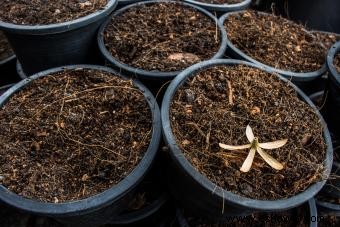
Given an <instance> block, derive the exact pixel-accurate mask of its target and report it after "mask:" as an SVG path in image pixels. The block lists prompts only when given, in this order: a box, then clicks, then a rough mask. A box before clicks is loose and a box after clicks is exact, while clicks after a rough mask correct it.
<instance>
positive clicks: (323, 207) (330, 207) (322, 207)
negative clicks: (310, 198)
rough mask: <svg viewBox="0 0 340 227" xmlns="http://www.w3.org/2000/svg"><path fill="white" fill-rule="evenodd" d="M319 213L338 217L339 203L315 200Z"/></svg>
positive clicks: (339, 213) (339, 211)
mask: <svg viewBox="0 0 340 227" xmlns="http://www.w3.org/2000/svg"><path fill="white" fill-rule="evenodd" d="M316 206H317V208H318V212H319V215H325V216H328V215H335V216H337V217H340V205H338V204H333V203H328V202H323V201H319V200H316Z"/></svg>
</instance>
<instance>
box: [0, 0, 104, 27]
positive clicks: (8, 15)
mask: <svg viewBox="0 0 340 227" xmlns="http://www.w3.org/2000/svg"><path fill="white" fill-rule="evenodd" d="M107 2H108V0H67V1H65V0H53V1H51V0H15V1H13V0H1V2H0V21H5V22H8V23H13V24H22V25H47V24H56V23H62V22H67V21H72V20H75V19H78V18H80V17H84V16H87V15H89V14H91V13H94V12H96V11H98V10H100V9H102V8H103V7H105V6H106V4H107Z"/></svg>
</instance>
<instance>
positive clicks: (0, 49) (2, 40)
mask: <svg viewBox="0 0 340 227" xmlns="http://www.w3.org/2000/svg"><path fill="white" fill-rule="evenodd" d="M12 55H13V50H12V48H11V46H10V44H9V43H8V40H7V38H6V36H5V35H4V33H3V32H2V31H0V61H2V60H5V59H6V58H8V57H10V56H12Z"/></svg>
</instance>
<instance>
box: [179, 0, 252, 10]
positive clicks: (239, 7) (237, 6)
mask: <svg viewBox="0 0 340 227" xmlns="http://www.w3.org/2000/svg"><path fill="white" fill-rule="evenodd" d="M183 1H185V2H188V3H191V4H193V5H197V6H200V7H202V8H204V9H206V10H209V11H215V12H221V13H227V12H232V11H239V10H243V9H246V8H248V7H249V6H250V4H251V0H243V1H242V2H240V3H235V4H212V3H205V2H200V1H195V0H183Z"/></svg>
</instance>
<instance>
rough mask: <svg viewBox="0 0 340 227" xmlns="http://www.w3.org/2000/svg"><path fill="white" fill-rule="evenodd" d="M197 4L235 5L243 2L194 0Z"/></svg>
mask: <svg viewBox="0 0 340 227" xmlns="http://www.w3.org/2000/svg"><path fill="white" fill-rule="evenodd" d="M195 1H197V2H204V3H211V4H236V3H241V2H243V1H244V0H195Z"/></svg>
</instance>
